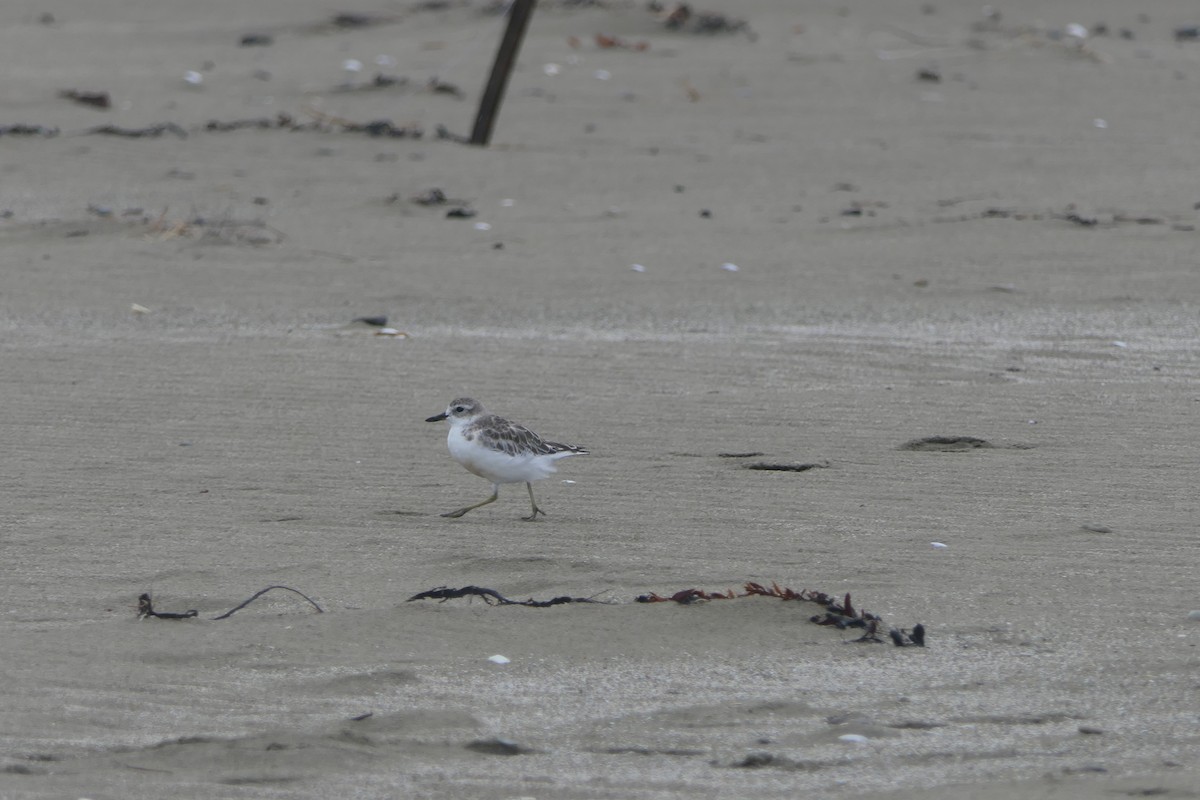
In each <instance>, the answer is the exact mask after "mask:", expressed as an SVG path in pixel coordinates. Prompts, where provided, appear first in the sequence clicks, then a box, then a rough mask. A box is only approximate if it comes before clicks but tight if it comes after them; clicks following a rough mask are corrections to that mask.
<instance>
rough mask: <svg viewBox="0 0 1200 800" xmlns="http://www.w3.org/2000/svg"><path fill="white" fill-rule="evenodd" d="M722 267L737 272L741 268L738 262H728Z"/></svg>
mask: <svg viewBox="0 0 1200 800" xmlns="http://www.w3.org/2000/svg"><path fill="white" fill-rule="evenodd" d="M721 269H723V270H725V271H726V272H737V271H738V270H739V269H740V267H738V265H737V264H730V263H728V262H726V263H724V264H722V265H721Z"/></svg>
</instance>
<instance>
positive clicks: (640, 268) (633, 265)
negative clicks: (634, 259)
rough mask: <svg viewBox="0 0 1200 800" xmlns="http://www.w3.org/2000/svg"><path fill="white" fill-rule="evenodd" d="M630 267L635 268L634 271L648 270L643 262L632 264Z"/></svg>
mask: <svg viewBox="0 0 1200 800" xmlns="http://www.w3.org/2000/svg"><path fill="white" fill-rule="evenodd" d="M629 268H630V269H631V270H633V271H634V272H645V271H646V268H645V267H643V266H642V265H641V264H630V265H629Z"/></svg>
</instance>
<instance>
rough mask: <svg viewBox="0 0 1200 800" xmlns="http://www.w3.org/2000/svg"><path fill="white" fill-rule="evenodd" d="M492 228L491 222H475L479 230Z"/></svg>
mask: <svg viewBox="0 0 1200 800" xmlns="http://www.w3.org/2000/svg"><path fill="white" fill-rule="evenodd" d="M491 229H492V224H491V223H490V222H476V223H475V230H477V231H490V230H491Z"/></svg>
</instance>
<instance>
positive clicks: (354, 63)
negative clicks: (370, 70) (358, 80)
mask: <svg viewBox="0 0 1200 800" xmlns="http://www.w3.org/2000/svg"><path fill="white" fill-rule="evenodd" d="M362 68H363V63H362V62H361V61H359V60H358V59H357V58H347V59H346V60H345V61H343V62H342V69H344V70H346V72H362Z"/></svg>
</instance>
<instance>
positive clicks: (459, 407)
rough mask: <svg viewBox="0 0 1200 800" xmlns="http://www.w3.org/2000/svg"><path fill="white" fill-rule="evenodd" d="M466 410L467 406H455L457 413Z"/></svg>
mask: <svg viewBox="0 0 1200 800" xmlns="http://www.w3.org/2000/svg"><path fill="white" fill-rule="evenodd" d="M464 411H466V409H465V408H463V407H462V406H455V407H454V413H455V414H461V413H462V412H464Z"/></svg>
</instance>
